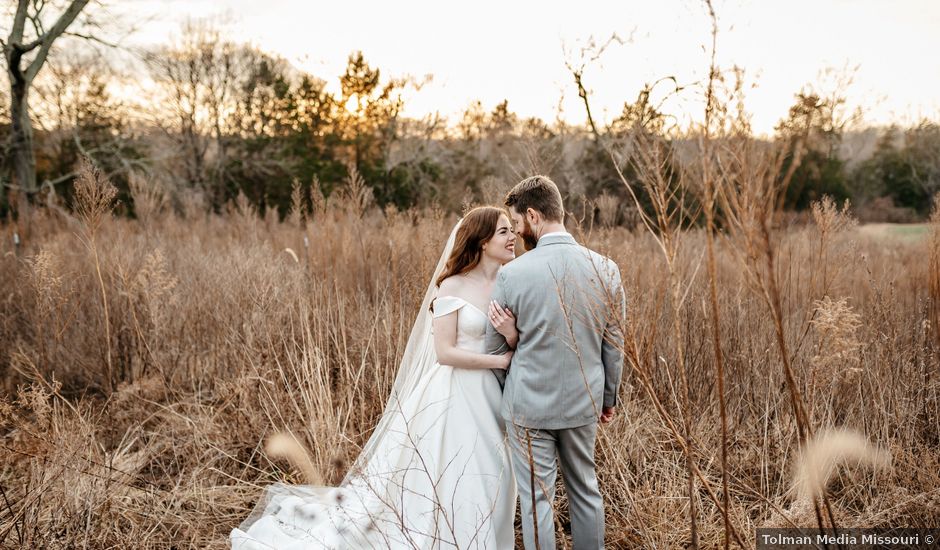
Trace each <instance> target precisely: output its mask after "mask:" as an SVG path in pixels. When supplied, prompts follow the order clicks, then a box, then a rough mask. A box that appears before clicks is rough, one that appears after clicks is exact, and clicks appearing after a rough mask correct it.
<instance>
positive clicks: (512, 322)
mask: <svg viewBox="0 0 940 550" xmlns="http://www.w3.org/2000/svg"><path fill="white" fill-rule="evenodd" d="M489 317H490V323H492V324H493V328H495V329H496V332H498V333H500V334H502V335H503V336H505V337H506V339H507V340H515V338H516V337H517V336H518V335H519V333H518V332H517V331H516V317H515V316H514V315H513V314H512V311H510V310H509V308H504V307H502V306H500V305H499V304H498V303H496V301H495V300H490V307H489Z"/></svg>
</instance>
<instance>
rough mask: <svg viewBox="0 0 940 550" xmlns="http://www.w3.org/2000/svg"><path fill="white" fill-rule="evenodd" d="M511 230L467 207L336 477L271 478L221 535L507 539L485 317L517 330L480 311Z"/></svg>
mask: <svg viewBox="0 0 940 550" xmlns="http://www.w3.org/2000/svg"><path fill="white" fill-rule="evenodd" d="M514 246H515V234H514V233H513V230H512V226H511V224H510V221H509V219H508V217H507V216H506V214H505V213H504V212H503V211H502V210H501V209H499V208H495V207H489V206H482V207H478V208H474V209H473V210H471V211H470V212H468V213H467V214H466V216H464V218H463V219H462V220H460V221H458V222H457V225H456V226H455V227H454V229H453V231H452V232H451V234H450V237H449V238H448V241H447V244H446V245H445V247H444V252H443V254H442V255H441V259H440V261H439V262H438V265H437V267H436V268H435V271H434V276H433V277H432V279H431V283H430V284H429V285H428V290H427V293H426V295H425V298H424V301H423V303H422V306H421V309H420V310H419V312H418V318H417V320H416V321H415V324H414V327H413V328H412V332H411V336H410V337H409V339H408V344H407V346H406V348H405V353H404V356H403V357H402V362H401V365H400V367H399V372H398V374H397V376H396V379H395V384H394V386H393V388H392V393H391V396H390V398H389V400H388V403H387V404H386V408H385V411H384V412H383V413H382V416H381V418H380V419H379V421H378V424H377V425H376V428H375V430H374V431H373V433H372V436H371V437H370V439H369V441H368V442H367V443H366V445H365V447H364V448H363V450H362V452H361V453H360V455H359V457H358V458H357V459H356V462H355V464H354V466H353V468H352V469H351V470H350V471H349V473H347V475H346V478H345V479H344V480H343V482H342V484H341V485H340V486H339V487H311V486H291V485H284V484H275V485H273V486H271V487H269V488H268V489H267V490H266V492H265V496H264V497H263V498H262V499H261V501H260V502H259V503H258V505H257V506H256V507H255V510H254V511H253V512H252V514H251V515H250V516H249V517H248V519H246V520H245V521H244V522H243V523H242V525H240V526H239V527H238V528H237V529H234V530H232V533H231V535H230V539H231V543H232V547H233V548H235V549H238V550H255V549H261V548H264V549H271V548H277V549H281V550H290V549H301V548H304V549H306V548H418V549H437V548H461V549H462V548H491V549H503V548H512V547H513V540H514V533H513V517H514V514H515V503H516V488H515V481H514V479H513V475H512V467H511V463H510V457H509V450H508V447H507V443H506V437H505V432H504V424H503V422H502V420H501V419H500V416H499V406H500V400H501V398H502V391H501V388H500V382H499V379H498V378H497V376H496V374H495V371H501V370H502V371H504V370H505V369H506V368H508V366H509V361H510V359H511V358H512V352H509V353H507V354H505V355H488V354H486V353H485V350H484V342H483V339H484V334H485V329H486V323H488V322H494V326H495V327H496V328H497V330H498V331H500V332H501V333H502V334H504V335H505V336H506V338H507V340H508V341H510V342H512V341H514V340H515V339H516V338H517V333H516V332H515V322H514V321H515V319H514V318H513V317H512V313H511V312H508V311H505V312H497V314H496V317H495V319H497V320H496V321H491V318H488V315H487V314H486V313H485V312H486V311H487V310H488V309H489V296H490V291H491V290H492V287H493V283H494V281H495V280H496V275H497V272H498V270H499V268H500V266H501V265H503V264H505V263H507V262H509V261H510V260H512V259H513V258H514V257H515V253H514V252H515V250H514Z"/></svg>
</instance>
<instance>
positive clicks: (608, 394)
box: [601, 261, 627, 407]
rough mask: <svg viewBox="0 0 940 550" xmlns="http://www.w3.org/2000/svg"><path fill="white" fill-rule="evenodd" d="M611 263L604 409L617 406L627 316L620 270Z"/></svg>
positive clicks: (604, 347)
mask: <svg viewBox="0 0 940 550" xmlns="http://www.w3.org/2000/svg"><path fill="white" fill-rule="evenodd" d="M610 263H611V265H612V267H613V270H612V277H611V286H610V291H609V292H608V293H607V296H608V301H609V303H610V306H609V312H608V317H607V326H606V327H605V329H604V342H603V344H602V349H601V360H602V361H603V362H604V407H613V406H616V405H617V391H618V390H619V389H620V379H621V376H622V375H623V325H624V321H625V319H626V316H627V302H626V296H625V295H624V292H623V285H622V284H621V281H620V269H619V268H618V267H617V265H616V264H614V263H613V261H611V262H610Z"/></svg>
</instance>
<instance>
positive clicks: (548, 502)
mask: <svg viewBox="0 0 940 550" xmlns="http://www.w3.org/2000/svg"><path fill="white" fill-rule="evenodd" d="M506 206H508V207H509V211H510V214H511V215H512V218H513V222H514V224H515V227H516V232H517V234H519V235H520V236H521V237H522V240H523V242H524V243H525V246H526V250H528V252H527V253H526V254H523V255H522V256H520V257H519V258H518V259H516V260H514V261H512V262H510V263H508V264H506V265H505V266H504V267H503V268H502V269H501V271H500V272H499V276H498V277H497V279H496V285H495V287H494V290H493V300H494V301H496V302H497V303H498V304H499V305H500V306H502V307H505V308H508V309H509V310H510V311H511V312H512V313H513V315H515V317H516V328H517V330H518V332H519V340H518V343H517V345H516V352H515V355H514V356H513V358H512V365H511V367H510V369H509V372H508V374H507V375H506V381H505V388H504V390H503V402H502V410H501V413H502V417H503V419H504V420H505V421H506V428H507V433H508V437H509V441H510V447H511V449H512V463H513V470H514V472H515V476H516V485H517V486H518V489H519V498H520V503H521V510H522V535H523V540H524V541H525V547H526V549H528V550H534V549H535V548H539V549H541V550H551V549H554V548H555V524H554V518H553V512H552V502H553V500H554V497H555V476H556V473H557V471H558V466H559V465H560V466H561V473H562V479H563V480H564V482H565V488H566V490H567V493H568V508H569V511H570V516H571V535H572V538H573V539H574V548H575V550H582V549H583V550H588V549H590V550H600V549H602V548H603V547H604V502H603V500H602V499H601V494H600V491H599V489H598V486H597V475H596V473H595V469H594V442H595V439H596V436H597V425H598V422H601V423H607V422H610V421H611V420H612V419H613V417H614V412H615V408H614V406H615V405H616V400H617V388H618V387H619V385H620V375H621V371H622V369H623V353H622V349H623V334H622V332H621V329H620V324H619V323H620V319H621V318H622V317H623V315H624V308H625V305H624V299H623V291H622V289H621V286H620V270H619V269H618V268H617V265H616V264H615V263H614V262H613V261H612V260H610V259H609V258H605V257H603V256H601V255H600V254H597V253H596V252H593V251H591V250H589V249H587V248H585V247H583V246H581V245H579V244H578V243H577V242H576V241H575V240H574V238H573V237H572V236H571V234H569V233H568V232H567V231H566V230H565V225H564V206H563V204H562V200H561V194H560V193H559V192H558V187H556V186H555V184H554V183H553V182H552V181H551V180H550V179H548V178H547V177H545V176H533V177H530V178H527V179H525V180H523V181H521V182H520V183H519V184H518V185H516V186H515V187H514V188H513V189H512V190H511V191H510V192H509V194H508V195H507V196H506ZM486 348H487V352H488V353H503V352H505V351H506V350H507V349H508V345H507V343H506V339H505V338H504V337H503V336H502V335H501V334H500V333H498V332H496V330H495V329H494V328H493V325H492V324H491V323H487V329H486Z"/></svg>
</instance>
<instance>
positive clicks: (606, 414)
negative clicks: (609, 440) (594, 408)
mask: <svg viewBox="0 0 940 550" xmlns="http://www.w3.org/2000/svg"><path fill="white" fill-rule="evenodd" d="M616 413H617V409H616V408H615V407H604V408H603V409H601V424H607V423H608V422H610V421H611V420H613V419H614V414H616Z"/></svg>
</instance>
